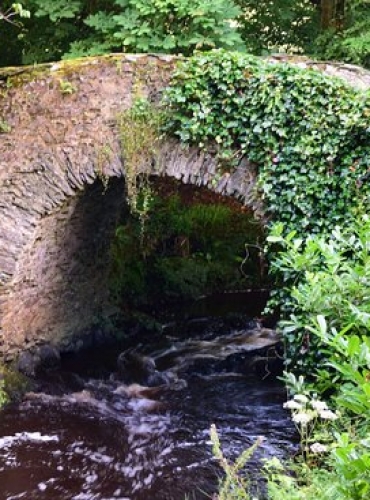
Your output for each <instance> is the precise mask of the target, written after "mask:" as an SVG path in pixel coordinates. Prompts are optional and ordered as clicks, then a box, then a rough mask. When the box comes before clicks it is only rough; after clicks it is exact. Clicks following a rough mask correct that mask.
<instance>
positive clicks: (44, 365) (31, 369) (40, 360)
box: [16, 344, 60, 377]
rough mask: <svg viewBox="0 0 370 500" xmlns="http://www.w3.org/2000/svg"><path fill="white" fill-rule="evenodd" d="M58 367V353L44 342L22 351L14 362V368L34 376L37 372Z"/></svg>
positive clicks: (28, 375)
mask: <svg viewBox="0 0 370 500" xmlns="http://www.w3.org/2000/svg"><path fill="white" fill-rule="evenodd" d="M59 367H60V353H59V351H58V349H57V348H56V347H54V346H52V345H50V344H44V345H42V346H40V347H38V348H36V349H34V350H33V351H23V352H22V353H21V354H20V355H19V357H18V361H17V363H16V369H17V370H18V371H19V372H20V373H23V374H24V375H26V376H27V377H35V376H36V375H37V373H38V372H40V371H41V372H43V371H48V370H56V369H57V368H59Z"/></svg>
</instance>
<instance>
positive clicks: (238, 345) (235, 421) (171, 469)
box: [0, 319, 295, 500]
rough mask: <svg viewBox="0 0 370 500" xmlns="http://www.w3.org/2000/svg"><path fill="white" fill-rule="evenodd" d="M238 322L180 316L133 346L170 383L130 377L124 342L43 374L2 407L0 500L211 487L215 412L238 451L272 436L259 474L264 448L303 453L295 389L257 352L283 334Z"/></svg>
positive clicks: (138, 497) (162, 494)
mask: <svg viewBox="0 0 370 500" xmlns="http://www.w3.org/2000/svg"><path fill="white" fill-rule="evenodd" d="M238 321H239V323H238V324H237V325H236V326H234V327H230V325H229V326H228V327H227V328H225V327H224V324H223V322H222V321H219V320H217V321H209V319H208V320H205V319H202V320H200V319H199V320H194V319H187V320H186V321H185V320H184V321H183V322H182V323H181V324H180V323H178V322H177V323H169V324H167V325H165V326H164V327H163V331H162V332H161V333H159V334H157V335H153V336H151V337H150V338H149V340H148V338H146V339H145V344H144V343H143V345H139V346H136V347H135V349H131V350H129V351H128V352H129V354H130V353H132V352H134V353H135V355H136V354H138V353H140V356H141V354H142V355H145V356H150V359H153V360H155V362H156V366H157V372H156V373H157V374H158V373H159V374H161V375H163V374H165V375H166V377H167V378H168V383H167V384H163V385H161V386H159V387H158V386H154V387H146V386H145V385H144V384H143V382H144V381H143V380H142V379H141V380H138V381H135V380H131V381H126V382H123V381H122V377H121V379H120V377H119V375H118V373H117V370H116V359H117V356H118V352H117V351H115V352H114V350H113V349H110V350H107V351H106V352H103V351H100V352H99V353H98V354H99V355H98V356H97V355H96V354H97V353H96V352H95V353H94V354H93V353H90V355H86V356H85V357H84V358H81V357H80V358H74V359H69V360H67V361H66V362H65V363H64V365H63V366H62V369H61V370H60V371H59V372H56V373H53V374H49V375H47V376H44V378H43V379H41V380H39V381H38V383H37V387H36V389H35V390H34V391H33V392H30V393H28V394H27V395H26V397H25V398H24V400H23V401H22V402H21V403H18V404H15V405H12V406H10V407H8V408H6V409H5V410H4V411H3V412H2V413H0V499H1V500H2V499H7V500H11V499H26V500H32V499H37V500H42V499H48V500H53V499H55V500H57V499H76V500H77V499H79V500H85V499H86V500H92V499H99V500H103V499H104V500H108V499H110V500H113V499H121V500H128V499H130V500H170V499H171V500H172V499H173V500H184V499H185V498H188V499H189V500H198V499H199V500H200V499H206V498H211V497H212V494H213V493H214V492H215V491H216V490H217V482H218V478H219V477H220V474H221V472H220V469H219V466H218V464H217V462H216V460H215V459H214V458H213V455H212V450H211V443H210V437H209V429H210V426H211V424H213V423H214V424H215V425H216V427H217V430H218V433H219V437H220V440H221V443H222V446H223V450H224V452H225V455H226V456H227V457H230V458H235V457H236V456H237V455H238V454H239V453H240V452H241V451H242V450H244V449H245V448H246V447H248V446H250V445H251V444H253V443H254V442H255V441H256V439H257V437H259V436H263V437H264V440H263V442H262V444H261V445H260V446H259V448H258V449H257V452H256V453H255V455H254V456H253V459H252V461H251V463H250V464H249V465H248V467H249V469H250V473H251V475H252V476H253V474H256V472H254V471H256V470H258V468H259V464H260V460H261V458H264V457H272V456H278V457H283V456H286V455H287V454H288V453H290V452H292V451H293V449H294V447H295V445H294V440H295V435H294V429H293V428H292V426H291V423H290V421H289V419H288V415H287V414H286V412H285V411H284V410H283V409H282V403H283V402H284V400H285V393H284V389H283V387H282V385H281V384H280V383H278V382H277V381H276V380H275V379H274V378H272V377H267V376H265V375H268V372H267V371H266V374H265V375H263V374H262V375H261V374H260V373H259V372H258V376H257V375H256V370H254V365H253V364H251V363H250V361H248V360H250V353H251V352H252V351H253V349H255V348H256V346H257V347H266V349H267V350H268V349H269V346H270V345H271V343H272V340H271V335H272V333H271V331H270V330H268V329H264V328H260V327H257V326H256V325H253V324H247V323H248V322H247V320H245V321H244V323H245V326H246V327H245V328H241V323H240V321H241V320H238ZM141 340H143V339H141ZM267 352H268V351H267ZM94 356H95V357H94ZM133 378H135V374H134V375H133ZM137 382H141V384H142V385H139V383H137ZM152 385H153V384H152Z"/></svg>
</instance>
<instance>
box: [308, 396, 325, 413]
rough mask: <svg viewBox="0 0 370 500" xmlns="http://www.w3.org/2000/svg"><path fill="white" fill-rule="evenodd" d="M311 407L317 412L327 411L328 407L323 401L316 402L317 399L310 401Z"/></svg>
mask: <svg viewBox="0 0 370 500" xmlns="http://www.w3.org/2000/svg"><path fill="white" fill-rule="evenodd" d="M311 406H312V408H313V409H314V410H317V411H319V412H320V411H322V410H328V405H327V404H326V403H325V401H318V400H317V399H314V400H313V401H311Z"/></svg>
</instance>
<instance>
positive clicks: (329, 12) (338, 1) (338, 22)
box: [320, 0, 346, 30]
mask: <svg viewBox="0 0 370 500" xmlns="http://www.w3.org/2000/svg"><path fill="white" fill-rule="evenodd" d="M345 8H346V0H321V2H320V12H321V29H322V30H327V29H328V28H335V29H336V30H341V29H342V28H343V26H344V18H345Z"/></svg>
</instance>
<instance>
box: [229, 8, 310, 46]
mask: <svg viewBox="0 0 370 500" xmlns="http://www.w3.org/2000/svg"><path fill="white" fill-rule="evenodd" d="M237 4H238V5H239V6H240V8H241V9H242V14H241V15H240V16H239V18H238V23H239V31H240V33H241V35H242V38H243V40H244V42H245V44H246V47H247V48H248V50H249V52H251V53H253V54H266V53H269V52H274V51H275V52H276V51H284V52H291V53H295V52H302V51H303V50H304V51H305V52H307V50H308V48H309V47H310V46H311V44H312V40H313V39H314V38H315V36H316V35H317V32H318V24H319V23H318V17H319V16H318V10H317V7H316V6H315V5H314V4H313V2H312V1H310V0H302V1H300V2H297V1H296V0H279V1H278V2H271V1H270V0H238V1H237Z"/></svg>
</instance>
